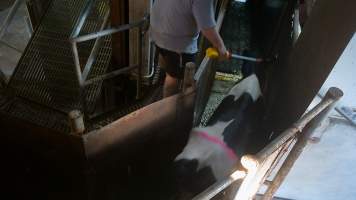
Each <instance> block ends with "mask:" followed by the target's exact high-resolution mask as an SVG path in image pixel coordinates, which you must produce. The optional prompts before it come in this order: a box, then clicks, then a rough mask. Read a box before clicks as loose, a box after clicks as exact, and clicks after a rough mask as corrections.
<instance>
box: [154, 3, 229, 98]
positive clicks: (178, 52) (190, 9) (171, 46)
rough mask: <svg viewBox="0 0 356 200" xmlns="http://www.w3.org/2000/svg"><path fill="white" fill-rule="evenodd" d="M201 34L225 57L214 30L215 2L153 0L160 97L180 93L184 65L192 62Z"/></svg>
mask: <svg viewBox="0 0 356 200" xmlns="http://www.w3.org/2000/svg"><path fill="white" fill-rule="evenodd" d="M200 32H201V33H202V34H203V35H204V36H205V37H206V38H207V39H208V40H209V41H210V43H211V44H212V45H213V46H214V47H215V48H216V49H217V50H218V51H219V54H220V55H221V58H223V57H227V55H228V52H227V50H226V47H225V44H224V42H223V40H222V38H221V36H220V35H219V33H218V31H217V30H216V21H215V12H214V0H155V1H154V4H153V7H152V11H151V21H150V35H151V39H152V40H153V42H154V43H155V45H156V48H157V50H158V53H159V65H160V67H162V68H163V69H164V70H165V71H166V78H165V82H164V87H163V88H164V89H163V96H164V97H168V96H171V95H174V94H176V93H177V92H178V91H179V88H178V86H179V85H178V84H179V80H182V79H183V77H184V66H185V64H186V63H188V62H194V61H195V56H196V53H197V52H198V44H197V43H198V37H199V34H200Z"/></svg>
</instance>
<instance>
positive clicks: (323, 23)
mask: <svg viewBox="0 0 356 200" xmlns="http://www.w3.org/2000/svg"><path fill="white" fill-rule="evenodd" d="M355 7H356V1H354V0H339V1H334V0H322V1H317V2H316V3H315V5H314V8H313V12H312V13H311V16H310V18H309V19H308V21H307V22H306V24H305V28H304V30H303V32H302V34H301V35H300V38H299V40H298V41H297V43H296V45H295V46H294V49H293V50H292V52H291V54H290V56H289V59H288V61H287V63H286V65H285V68H284V69H282V68H281V70H282V71H283V72H282V73H281V75H282V77H281V81H280V82H279V85H280V88H279V91H278V92H277V93H276V94H278V98H276V100H275V102H274V108H273V109H272V110H273V112H274V114H273V115H272V116H274V124H275V125H274V129H275V130H277V131H280V130H284V129H286V128H287V127H288V126H290V125H291V124H292V123H293V122H294V121H296V120H297V119H298V118H300V117H301V115H302V114H303V113H304V112H305V110H306V109H307V107H308V105H309V104H310V103H311V101H312V99H313V98H314V97H315V95H316V94H317V92H318V91H319V89H320V88H321V86H322V84H323V83H324V82H325V80H326V78H327V77H328V75H329V73H330V72H331V70H332V69H333V67H334V65H335V64H336V62H337V60H338V59H339V57H340V55H341V54H342V52H343V51H344V49H345V47H346V46H347V44H348V43H349V41H350V39H351V38H352V36H353V35H354V33H355V30H356V12H355V11H354V8H355Z"/></svg>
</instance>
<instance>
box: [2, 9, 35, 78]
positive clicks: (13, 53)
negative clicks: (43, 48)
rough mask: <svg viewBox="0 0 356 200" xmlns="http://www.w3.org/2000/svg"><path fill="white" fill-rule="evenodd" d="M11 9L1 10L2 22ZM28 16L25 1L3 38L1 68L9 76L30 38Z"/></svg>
mask: <svg viewBox="0 0 356 200" xmlns="http://www.w3.org/2000/svg"><path fill="white" fill-rule="evenodd" d="M9 10H10V9H9V8H7V9H5V10H3V11H0V24H2V23H3V21H4V20H5V18H6V16H7V14H8V12H9ZM26 16H27V11H26V6H25V4H24V3H23V4H22V5H21V7H20V8H19V10H18V11H17V13H16V15H15V17H14V19H13V21H12V23H11V24H10V26H9V29H8V32H7V33H6V34H5V35H4V37H3V38H2V39H1V40H2V41H3V42H0V69H1V70H2V71H3V72H4V74H5V75H6V76H7V78H9V77H10V76H11V74H12V73H13V71H14V69H15V67H16V65H17V62H18V61H19V59H20V57H21V54H22V51H23V50H24V49H25V47H26V45H27V43H28V41H29V39H30V36H29V33H28V30H27V28H26V23H25V17H26ZM4 42H5V43H4Z"/></svg>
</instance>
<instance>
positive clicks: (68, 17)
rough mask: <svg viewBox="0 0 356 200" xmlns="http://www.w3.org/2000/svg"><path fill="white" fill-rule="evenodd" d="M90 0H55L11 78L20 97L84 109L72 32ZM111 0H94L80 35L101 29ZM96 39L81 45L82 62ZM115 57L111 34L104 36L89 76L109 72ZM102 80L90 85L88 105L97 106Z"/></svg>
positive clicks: (56, 106)
mask: <svg viewBox="0 0 356 200" xmlns="http://www.w3.org/2000/svg"><path fill="white" fill-rule="evenodd" d="M86 2H87V0H75V1H73V0H53V1H52V2H51V5H50V6H49V8H48V10H47V12H46V14H45V16H44V17H43V19H42V21H41V23H40V25H39V27H38V28H37V30H36V31H35V33H34V35H33V37H32V39H31V41H30V43H29V44H28V46H27V48H26V50H25V53H24V54H23V55H22V58H21V60H20V62H19V64H18V66H17V68H16V70H15V72H14V74H13V76H12V78H11V80H10V83H9V89H10V90H11V92H13V93H14V94H15V95H16V96H18V97H21V98H23V99H26V100H30V101H32V102H36V103H38V104H40V105H44V106H46V107H49V108H52V109H55V110H58V111H61V112H64V113H67V112H69V111H71V110H73V109H81V108H82V105H81V101H80V99H81V98H80V87H79V83H78V82H77V78H76V73H75V65H74V61H73V56H72V50H71V45H70V43H69V38H70V35H71V33H72V31H73V29H74V28H75V25H76V22H77V20H78V18H79V17H80V16H79V15H80V13H81V10H82V9H83V8H84V6H85V5H86ZM109 9H110V7H109V1H108V0H94V6H93V9H92V10H91V13H90V14H89V16H88V18H87V20H86V22H85V24H84V26H83V28H82V30H81V33H80V34H85V33H90V32H95V31H98V30H99V29H100V27H101V24H102V22H103V20H104V16H105V13H106V12H107V11H108V10H109ZM93 44H94V41H88V42H84V43H81V44H80V45H78V49H79V55H80V60H81V65H82V66H84V65H85V62H86V60H87V58H88V56H89V54H90V51H91V49H92V47H93ZM110 58H111V37H110V36H108V37H105V38H103V42H102V45H101V48H100V50H99V54H98V57H97V59H96V61H95V62H94V64H93V66H92V70H91V72H90V73H89V77H94V76H97V75H101V74H103V73H105V72H106V70H107V67H108V65H109V63H110ZM100 90H101V82H99V83H96V84H93V85H91V86H89V87H87V88H86V91H85V97H86V99H87V102H88V103H87V106H88V108H89V109H90V108H92V107H94V105H95V101H96V98H97V97H98V95H99V94H100Z"/></svg>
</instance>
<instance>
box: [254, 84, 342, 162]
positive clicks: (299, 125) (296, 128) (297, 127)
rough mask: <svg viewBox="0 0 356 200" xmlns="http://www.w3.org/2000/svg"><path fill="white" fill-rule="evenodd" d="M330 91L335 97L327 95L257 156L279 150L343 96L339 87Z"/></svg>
mask: <svg viewBox="0 0 356 200" xmlns="http://www.w3.org/2000/svg"><path fill="white" fill-rule="evenodd" d="M330 90H331V91H330V92H333V93H335V95H334V96H335V98H332V97H333V96H330V95H329V96H325V98H323V100H322V101H321V102H320V103H319V104H318V105H317V106H315V107H314V108H313V109H312V110H311V111H309V112H308V113H307V114H305V115H304V116H303V117H302V118H300V119H299V120H298V121H297V122H296V123H295V124H293V126H292V127H291V128H288V129H287V130H286V131H284V132H283V133H281V135H280V136H278V137H277V138H276V139H275V140H274V141H272V142H271V143H270V144H269V145H267V146H266V147H265V148H264V149H262V151H260V152H259V153H258V154H257V157H258V158H259V159H261V160H263V159H264V158H266V157H268V156H269V155H271V154H272V153H273V152H275V151H276V150H278V149H279V148H280V147H281V146H283V144H284V143H285V142H287V141H288V140H289V139H290V138H291V137H293V136H294V135H295V134H296V133H297V132H302V130H303V129H304V127H305V126H306V125H307V124H308V123H309V122H310V121H311V120H312V119H313V118H315V117H316V116H317V115H318V114H319V113H320V112H322V111H323V110H325V109H326V108H327V107H329V106H330V105H331V104H332V103H334V102H335V101H337V100H338V99H337V98H336V97H337V96H342V95H341V94H342V91H341V90H340V89H337V88H330Z"/></svg>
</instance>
